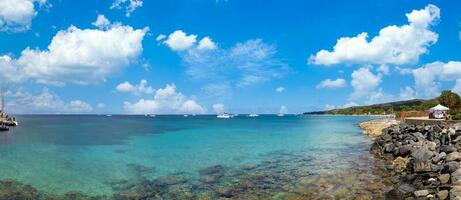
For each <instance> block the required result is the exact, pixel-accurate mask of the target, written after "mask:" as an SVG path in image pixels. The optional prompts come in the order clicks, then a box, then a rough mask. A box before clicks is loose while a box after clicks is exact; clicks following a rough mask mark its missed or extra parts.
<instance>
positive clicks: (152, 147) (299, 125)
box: [0, 115, 370, 195]
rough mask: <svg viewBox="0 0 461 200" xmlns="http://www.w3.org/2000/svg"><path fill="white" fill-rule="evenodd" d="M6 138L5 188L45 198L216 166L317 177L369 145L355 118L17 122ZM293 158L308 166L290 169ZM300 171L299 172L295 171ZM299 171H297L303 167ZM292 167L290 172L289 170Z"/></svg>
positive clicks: (105, 191) (1, 158)
mask: <svg viewBox="0 0 461 200" xmlns="http://www.w3.org/2000/svg"><path fill="white" fill-rule="evenodd" d="M18 119H19V121H20V126H18V127H15V128H13V129H12V130H11V131H9V132H6V133H0V166H1V167H0V180H1V179H15V180H18V181H21V182H23V183H27V184H30V185H32V186H33V187H35V188H37V189H38V190H40V191H42V192H44V193H47V194H63V193H66V192H69V191H78V192H82V193H86V194H91V195H111V194H113V193H114V192H115V191H114V187H113V184H111V183H113V182H117V181H121V180H127V181H133V180H136V179H139V176H143V177H144V178H147V179H154V178H156V177H162V176H166V175H171V174H176V175H178V174H179V175H181V176H183V177H186V178H187V179H191V180H194V179H198V177H199V171H200V170H201V169H204V168H207V167H209V166H214V165H222V166H225V167H226V168H234V169H238V168H241V167H242V166H250V165H258V164H261V163H264V162H266V163H268V162H270V161H271V160H277V159H278V160H280V159H281V158H282V157H284V156H285V157H284V158H286V156H289V159H287V160H285V161H283V162H285V163H284V164H285V165H292V166H294V167H293V168H296V169H299V168H305V170H307V171H309V173H312V174H320V175H322V174H335V173H339V172H341V171H342V170H344V169H345V168H348V167H350V166H349V163H350V162H349V161H351V160H354V159H358V158H359V156H361V155H363V153H364V152H366V149H367V148H368V145H369V143H370V141H369V139H368V138H367V137H365V136H363V135H362V134H361V131H360V129H359V128H358V127H357V126H356V124H357V123H358V122H360V121H364V120H367V119H368V118H365V117H352V116H285V117H277V116H268V115H266V116H260V117H258V118H248V117H245V116H239V117H237V118H233V119H217V118H216V117H215V116H189V117H183V116H156V117H145V116H112V117H107V116H19V117H18ZM294 158H303V159H305V158H309V159H305V161H302V164H300V162H293V163H291V162H290V160H293V159H294ZM295 165H296V166H295ZM298 165H299V166H298ZM285 167H286V166H285Z"/></svg>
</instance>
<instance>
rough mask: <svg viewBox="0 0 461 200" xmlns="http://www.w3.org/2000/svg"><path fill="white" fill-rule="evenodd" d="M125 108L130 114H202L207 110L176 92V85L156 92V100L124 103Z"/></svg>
mask: <svg viewBox="0 0 461 200" xmlns="http://www.w3.org/2000/svg"><path fill="white" fill-rule="evenodd" d="M124 108H125V111H126V112H127V113H130V114H179V113H188V114H201V113H205V112H206V109H205V108H204V107H203V106H201V105H199V104H198V103H197V102H196V101H195V100H193V99H189V98H187V97H186V96H184V95H183V94H182V93H180V92H177V91H176V86H175V85H174V84H168V85H166V86H165V88H163V89H158V90H157V91H156V92H155V95H154V99H140V100H139V101H138V102H135V103H130V102H124Z"/></svg>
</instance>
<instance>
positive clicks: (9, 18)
mask: <svg viewBox="0 0 461 200" xmlns="http://www.w3.org/2000/svg"><path fill="white" fill-rule="evenodd" d="M45 4H46V0H1V1H0V31H8V32H10V31H11V32H22V31H26V30H29V29H30V27H31V25H32V19H33V18H34V17H35V16H36V15H37V11H36V5H38V6H43V5H45Z"/></svg>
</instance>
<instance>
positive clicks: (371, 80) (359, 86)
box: [349, 67, 381, 100]
mask: <svg viewBox="0 0 461 200" xmlns="http://www.w3.org/2000/svg"><path fill="white" fill-rule="evenodd" d="M351 77H352V81H351V85H352V88H353V89H354V91H353V92H352V94H350V96H349V98H350V99H352V100H357V99H360V98H364V97H370V96H372V95H376V94H373V93H375V90H376V88H377V87H378V85H379V84H380V83H381V75H380V74H377V75H375V74H373V73H372V72H371V71H370V69H369V68H368V67H362V68H360V69H357V70H355V71H353V72H352V75H351Z"/></svg>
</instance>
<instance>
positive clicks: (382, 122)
mask: <svg viewBox="0 0 461 200" xmlns="http://www.w3.org/2000/svg"><path fill="white" fill-rule="evenodd" d="M396 124H398V122H397V121H396V120H395V119H390V118H386V119H372V120H368V121H365V122H360V123H359V124H358V125H359V127H360V128H362V129H363V134H365V135H370V136H378V135H381V133H382V131H383V130H384V129H385V128H388V127H390V126H392V125H396Z"/></svg>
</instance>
